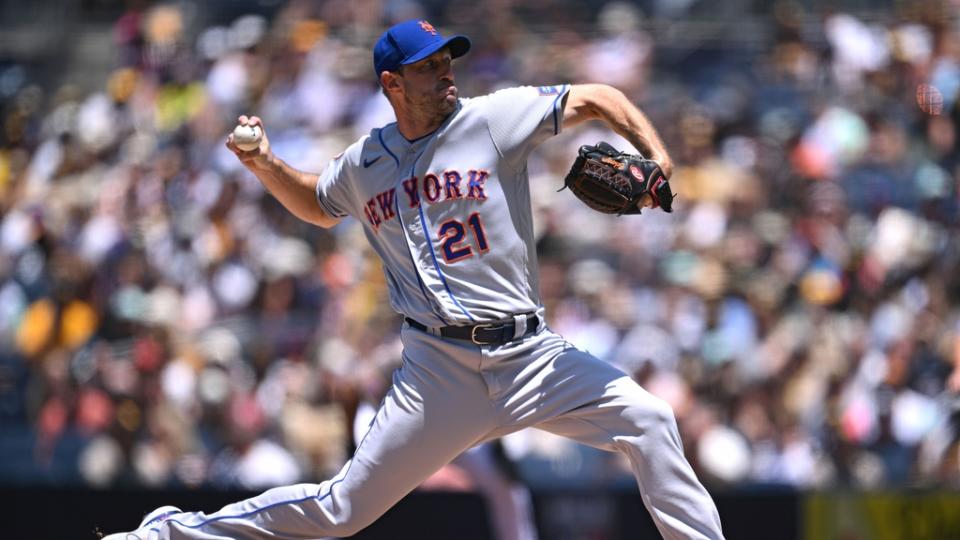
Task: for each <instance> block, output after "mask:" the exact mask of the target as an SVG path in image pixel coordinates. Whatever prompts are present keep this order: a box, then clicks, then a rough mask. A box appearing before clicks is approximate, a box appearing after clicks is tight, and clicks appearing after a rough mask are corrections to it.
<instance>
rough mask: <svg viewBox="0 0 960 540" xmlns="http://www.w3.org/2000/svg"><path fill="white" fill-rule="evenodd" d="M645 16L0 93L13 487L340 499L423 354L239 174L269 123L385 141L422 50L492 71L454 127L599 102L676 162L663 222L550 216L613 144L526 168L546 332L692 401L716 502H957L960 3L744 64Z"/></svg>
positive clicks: (296, 39)
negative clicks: (209, 489) (890, 495)
mask: <svg viewBox="0 0 960 540" xmlns="http://www.w3.org/2000/svg"><path fill="white" fill-rule="evenodd" d="M646 4H647V3H644V4H643V5H646ZM649 4H650V5H651V6H653V7H652V8H650V9H646V10H643V9H640V8H639V7H638V5H639V4H632V3H623V2H606V3H603V4H597V5H590V6H587V5H585V4H583V3H581V2H574V1H555V2H513V1H511V0H480V1H476V2H470V3H461V2H455V3H449V4H443V3H437V2H423V3H417V2H415V1H389V2H387V1H384V2H380V1H378V0H364V1H354V2H349V3H348V2H337V1H333V0H330V1H317V2H307V1H300V0H293V1H291V2H288V3H286V4H284V5H283V6H282V7H280V8H279V9H277V10H276V11H275V12H273V13H270V14H268V15H263V14H252V15H244V16H240V17H237V18H235V19H234V20H230V21H226V22H212V23H209V24H207V23H204V24H198V23H197V22H196V21H197V20H201V19H199V18H198V17H197V13H196V10H198V9H202V6H199V5H194V4H189V3H178V4H174V3H169V4H168V3H157V4H153V5H144V6H142V7H138V8H131V9H129V10H128V11H126V12H125V13H124V14H123V15H122V16H121V17H119V18H118V19H117V20H116V22H115V24H114V26H113V42H114V51H115V55H116V58H115V69H114V70H113V71H112V73H111V75H110V77H109V79H108V80H106V81H104V84H103V86H102V87H101V88H99V89H95V90H94V91H92V92H84V91H80V90H78V89H77V87H75V86H72V85H70V84H64V85H62V86H58V87H45V86H43V85H38V84H35V83H33V82H31V81H30V80H28V79H23V78H21V79H16V78H11V77H4V76H2V74H0V92H3V95H4V97H3V107H2V111H0V112H2V115H3V117H2V133H0V142H2V146H0V209H2V217H0V482H4V483H30V484H33V483H44V482H46V483H56V484H69V483H78V484H84V485H91V486H121V485H122V486H150V487H172V486H191V487H193V486H206V485H213V486H223V487H242V488H260V487H264V486H269V485H276V484H283V483H292V482H296V481H301V480H313V481H316V480H319V479H322V478H325V477H327V476H329V475H331V474H332V473H334V472H335V471H336V470H338V468H339V467H340V465H342V464H343V462H344V461H345V460H346V459H347V458H348V457H349V455H350V453H351V452H352V449H353V447H354V444H355V441H356V440H357V439H356V438H355V437H356V434H358V433H362V431H363V429H364V426H366V424H367V423H368V422H369V420H370V418H371V416H372V414H373V411H374V410H375V407H376V404H377V403H378V402H379V400H380V398H381V396H382V395H383V393H384V392H385V390H386V388H387V385H388V384H389V380H390V373H391V371H392V370H393V369H394V368H395V367H396V366H397V365H398V363H399V360H400V345H399V342H398V331H399V327H400V322H401V321H400V319H399V318H398V316H397V315H396V314H395V313H393V312H392V311H391V309H390V307H389V302H388V297H387V293H386V289H385V284H384V281H383V277H382V273H381V270H380V268H379V262H378V260H377V259H376V256H375V254H374V253H373V252H372V251H371V250H370V249H369V248H368V246H367V244H366V242H365V240H364V238H363V235H362V232H361V230H360V223H358V222H356V221H353V220H347V221H345V222H343V223H341V224H340V225H338V226H337V227H335V228H333V229H331V230H321V229H318V228H315V227H312V226H310V225H307V224H305V223H301V222H299V221H297V220H296V218H294V217H292V216H291V215H290V214H289V213H288V212H286V211H285V210H284V209H283V208H282V207H281V206H280V205H279V204H278V203H277V202H276V201H275V200H274V199H273V198H272V197H270V196H269V195H268V194H266V193H265V191H264V189H263V188H262V187H261V186H260V184H259V182H258V181H257V180H256V179H255V178H254V177H253V176H251V175H250V174H249V173H247V172H246V171H245V170H244V169H243V167H242V166H241V165H240V163H239V162H238V161H237V160H236V158H235V157H234V156H233V155H232V154H231V153H230V152H229V151H228V150H226V148H225V147H224V142H225V137H226V134H227V133H229V131H230V130H231V129H232V127H233V125H234V124H235V122H236V118H237V116H238V115H239V114H257V115H259V116H260V117H261V118H263V119H264V123H265V125H266V129H267V132H268V133H269V134H270V138H271V142H272V145H273V148H274V151H275V152H276V153H277V154H278V155H280V156H281V157H283V158H284V159H285V160H287V161H288V162H289V163H291V164H292V165H294V166H296V167H299V168H303V169H307V170H313V171H320V170H322V169H323V167H324V166H325V164H326V162H327V161H328V160H329V159H330V157H332V156H333V155H336V154H337V153H339V152H340V151H342V150H343V149H344V148H345V147H346V146H347V145H348V144H349V143H350V142H352V141H353V140H355V139H356V138H358V137H359V136H361V135H363V134H365V133H367V132H368V131H369V130H370V129H371V128H373V127H376V126H379V125H382V124H384V123H387V122H389V121H391V120H392V112H391V111H390V108H389V106H388V104H387V102H386V100H385V99H384V98H383V96H382V95H381V94H380V93H379V91H378V88H377V86H376V81H375V79H374V77H373V71H372V66H371V63H372V58H371V57H372V53H371V44H372V43H373V41H374V40H375V39H376V37H377V36H378V35H379V33H380V32H382V31H383V29H384V28H385V27H386V26H387V25H388V24H389V23H392V22H395V21H399V20H403V19H407V18H411V17H428V18H429V19H430V20H431V22H432V23H433V24H435V25H436V26H438V27H439V28H441V29H442V30H443V31H445V32H451V31H453V32H459V33H465V34H467V35H468V36H470V37H471V39H472V40H473V43H474V48H473V50H472V51H471V53H470V54H469V55H467V56H466V57H464V58H463V59H462V60H458V63H457V65H456V67H455V72H456V75H457V77H458V86H459V87H460V89H461V95H462V96H471V95H479V94H483V93H486V92H489V91H493V90H496V89H498V88H503V87H507V86H514V85H520V84H532V85H546V84H558V83H564V82H574V83H576V82H603V83H609V84H612V85H614V86H616V87H618V88H620V89H621V90H623V91H624V92H625V93H626V94H627V95H628V96H629V97H630V98H631V99H632V100H633V101H634V102H635V103H637V104H638V105H639V106H640V107H641V108H643V110H645V111H646V112H647V113H648V115H649V116H650V117H651V119H652V121H653V123H654V124H655V125H656V126H657V127H658V129H659V130H660V132H661V135H662V136H663V137H664V139H665V141H666V143H667V146H668V148H669V149H670V150H671V153H672V155H673V157H674V159H675V161H676V162H677V164H678V166H677V170H676V173H675V175H674V177H673V180H672V184H673V186H674V190H675V191H676V192H678V193H679V196H678V199H677V201H676V203H675V211H674V213H672V214H665V213H662V212H658V211H647V212H644V214H643V215H642V216H634V217H623V218H614V217H608V216H601V215H599V214H596V213H594V212H593V211H591V210H589V209H587V208H586V207H585V206H583V205H582V204H581V203H579V201H577V200H576V199H575V198H574V197H572V196H571V195H570V194H569V193H568V192H566V191H561V192H557V189H558V188H559V187H560V186H561V185H562V180H561V179H562V178H563V176H564V174H565V173H566V170H567V168H568V167H569V166H570V163H571V162H572V159H573V156H575V155H576V149H577V147H578V146H579V145H580V144H585V143H595V142H597V141H598V140H602V139H606V140H609V141H610V142H612V143H613V144H614V145H615V146H619V147H627V146H628V145H627V143H626V141H623V140H622V139H619V138H618V137H616V136H614V135H613V134H612V133H610V132H608V131H605V130H604V129H601V127H600V126H592V127H586V128H583V129H576V130H570V131H569V132H564V133H562V134H561V135H560V136H559V137H558V138H556V139H554V140H551V141H549V142H547V143H546V144H544V145H543V146H542V147H541V148H540V150H539V151H538V152H537V153H536V154H535V155H534V156H533V157H532V158H531V162H530V173H531V182H532V184H533V185H532V190H533V193H534V197H533V198H534V213H535V217H536V230H537V235H538V236H537V237H538V248H539V253H540V271H541V293H542V296H543V300H544V303H545V305H546V308H547V317H548V323H549V324H550V326H551V327H552V328H553V329H554V330H556V331H558V332H559V333H561V334H562V335H564V336H565V337H567V338H568V340H570V341H571V342H573V343H575V344H577V345H578V346H580V347H582V348H585V349H587V350H589V351H590V352H592V353H593V354H595V355H596V356H598V357H600V358H603V359H606V360H608V361H610V362H612V363H614V364H617V365H619V366H621V367H622V368H623V369H625V370H626V371H627V372H629V373H631V374H632V375H633V376H634V377H635V378H636V379H637V380H638V381H639V382H640V383H641V384H642V385H643V386H644V387H645V388H647V389H648V390H649V391H650V392H652V393H654V394H656V395H658V396H660V397H662V398H664V399H666V400H667V401H668V402H670V404H671V405H672V406H673V407H674V409H675V411H676V413H677V418H678V422H679V425H680V429H681V433H682V437H683V440H684V444H685V449H686V451H687V453H688V455H689V457H690V459H691V461H692V463H693V464H694V465H695V467H696V468H697V471H698V473H699V474H700V475H701V477H702V478H704V480H705V481H706V482H707V483H708V485H711V486H715V487H716V486H742V485H789V486H796V487H799V488H819V487H832V486H851V487H863V488H873V487H882V486H929V487H936V486H952V487H957V486H960V431H958V429H960V401H958V399H957V396H958V392H960V236H958V233H960V146H958V126H960V5H958V4H957V3H956V2H952V3H951V2H946V1H944V2H940V1H933V2H911V3H904V4H903V5H901V6H900V8H899V9H898V11H889V12H886V13H883V14H876V13H874V14H872V15H871V16H870V17H866V16H857V15H854V14H851V13H845V12H841V11H837V12H831V13H819V12H811V11H805V10H804V8H803V6H802V5H801V4H798V3H790V2H780V3H777V4H776V5H775V6H774V7H773V8H772V10H771V11H770V13H767V14H765V15H764V16H763V17H762V22H763V24H762V25H761V27H760V28H761V29H762V30H763V31H762V32H759V33H758V34H757V35H756V36H755V37H754V38H753V40H752V41H751V39H748V38H749V36H740V38H739V40H734V41H731V43H729V44H727V45H724V44H723V43H722V42H720V43H719V44H718V43H717V42H711V43H712V44H710V43H708V44H707V45H704V46H701V47H697V46H696V44H691V40H694V39H695V36H681V37H685V39H686V40H687V41H685V42H684V43H683V44H681V45H671V40H670V39H669V38H670V35H672V34H670V32H669V28H668V26H669V25H668V24H667V23H668V22H670V20H671V19H670V18H671V17H674V19H672V20H673V21H674V22H676V21H678V20H680V17H679V15H678V13H679V14H680V15H682V13H680V12H678V11H677V10H678V9H679V8H676V7H671V6H678V5H680V4H683V3H682V2H653V3H649ZM658 6H659V7H658ZM657 21H666V22H665V23H664V24H655V23H656V22H657ZM674 39H678V37H677V36H675V35H674ZM503 450H504V453H505V455H507V456H509V458H510V459H511V460H512V461H513V462H514V463H515V464H517V466H518V470H519V471H520V473H521V475H522V476H523V477H524V479H525V480H526V481H527V482H528V483H530V484H532V485H538V484H540V485H548V484H555V483H563V482H572V483H575V484H576V485H578V486H581V487H582V486H584V485H599V486H607V485H614V484H617V483H623V484H624V485H627V484H631V483H632V482H633V480H632V476H631V475H630V473H629V470H628V469H627V468H626V464H625V463H623V462H622V461H621V460H620V459H619V458H618V457H617V456H616V455H613V454H604V453H599V452H595V451H592V450H590V449H586V448H583V447H579V446H577V445H575V444H573V443H570V442H568V441H565V440H563V439H558V438H555V437H553V436H550V435H547V434H544V433H541V432H537V431H527V432H522V433H518V434H516V435H513V436H510V437H509V438H508V439H507V440H505V441H504V443H503ZM651 458H652V459H656V457H655V456H652V457H651Z"/></svg>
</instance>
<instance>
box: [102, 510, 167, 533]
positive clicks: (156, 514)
mask: <svg viewBox="0 0 960 540" xmlns="http://www.w3.org/2000/svg"><path fill="white" fill-rule="evenodd" d="M182 511H183V510H180V509H179V508H177V507H176V506H161V507H160V508H157V509H156V510H154V511H153V512H150V513H149V514H147V515H146V516H145V517H144V518H143V521H141V522H140V526H139V527H137V530H135V531H130V532H118V533H113V534H110V535H107V536H104V537H103V538H101V539H100V540H154V539H155V538H156V537H157V535H156V531H152V530H150V529H151V527H156V526H158V525H160V524H161V523H163V522H164V521H166V520H168V519H170V516H172V515H174V514H179V513H180V512H182ZM151 534H152V536H151Z"/></svg>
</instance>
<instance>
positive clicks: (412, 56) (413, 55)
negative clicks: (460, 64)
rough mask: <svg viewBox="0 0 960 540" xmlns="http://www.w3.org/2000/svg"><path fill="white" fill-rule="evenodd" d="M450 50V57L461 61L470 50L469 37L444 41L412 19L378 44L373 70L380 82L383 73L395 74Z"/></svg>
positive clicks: (429, 27) (393, 28)
mask: <svg viewBox="0 0 960 540" xmlns="http://www.w3.org/2000/svg"><path fill="white" fill-rule="evenodd" d="M447 46H449V47H450V56H452V57H453V58H459V57H461V56H463V55H465V54H467V51H469V50H470V40H469V39H467V37H466V36H450V37H448V38H445V37H443V36H441V35H440V32H439V31H437V29H436V28H434V27H433V25H432V24H430V23H428V22H427V21H425V20H423V19H411V20H409V21H404V22H402V23H399V24H395V25H393V26H391V27H390V28H388V29H387V31H386V32H384V33H383V35H382V36H380V39H378V40H377V44H376V45H375V46H374V47H373V69H374V71H376V74H377V79H379V78H380V74H381V73H383V72H384V71H396V70H397V69H399V68H400V66H402V65H406V64H413V63H414V62H419V61H420V60H423V59H424V58H426V57H428V56H430V55H431V54H433V53H435V52H437V51H439V50H440V49H442V48H444V47H447Z"/></svg>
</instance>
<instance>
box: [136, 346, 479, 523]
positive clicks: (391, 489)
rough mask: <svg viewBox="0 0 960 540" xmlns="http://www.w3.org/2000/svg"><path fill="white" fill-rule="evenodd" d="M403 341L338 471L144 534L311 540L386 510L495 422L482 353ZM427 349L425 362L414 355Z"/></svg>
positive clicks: (369, 520) (186, 516)
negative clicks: (367, 422)
mask: <svg viewBox="0 0 960 540" xmlns="http://www.w3.org/2000/svg"><path fill="white" fill-rule="evenodd" d="M422 337H423V336H418V338H422ZM424 339H426V340H428V341H430V340H434V339H436V338H433V337H432V336H426V338H424ZM404 343H405V346H407V352H406V353H405V355H404V356H405V361H404V365H403V367H402V368H401V369H400V370H398V371H397V373H395V374H394V381H393V387H392V388H391V390H390V392H389V393H388V394H387V396H386V398H385V399H384V402H383V405H381V407H380V410H379V411H378V412H377V416H376V418H375V420H374V422H373V425H372V426H371V428H370V431H369V432H368V433H367V435H366V437H365V438H364V439H363V441H361V443H360V444H359V446H358V447H357V451H356V453H355V454H354V456H353V459H351V460H350V461H349V462H348V463H347V464H346V465H345V466H344V467H343V469H342V470H341V471H340V473H339V474H337V476H336V477H334V478H332V479H331V480H328V481H326V482H323V483H321V484H299V485H294V486H286V487H279V488H275V489H271V490H269V491H267V492H265V493H263V494H261V495H259V496H257V497H254V498H252V499H248V500H245V501H241V502H238V503H235V504H231V505H228V506H226V507H224V508H222V509H221V510H219V511H218V512H215V513H213V514H209V515H206V514H203V513H183V514H176V515H174V516H172V517H170V518H169V519H167V520H166V521H164V522H163V523H162V524H161V525H160V526H159V528H158V530H156V531H153V532H151V533H150V537H149V539H145V540H153V538H154V537H156V538H160V539H161V540H181V539H193V540H225V539H230V540H239V539H244V540H246V539H250V540H253V539H257V540H262V539H268V538H269V539H288V540H294V539H295V540H306V539H311V540H313V539H316V538H322V537H342V536H350V535H352V534H354V533H356V532H357V531H359V530H361V529H363V528H364V527H366V526H367V525H369V524H370V523H372V522H373V521H374V520H376V519H377V518H378V517H380V516H381V515H382V514H383V513H384V512H386V511H387V510H388V509H389V508H390V507H391V506H393V505H394V504H395V503H396V502H397V501H399V500H400V499H401V498H402V497H403V496H404V495H406V494H407V493H409V492H410V491H411V490H413V489H414V488H415V487H417V486H418V485H419V484H420V483H421V482H422V481H423V480H424V479H425V478H427V477H428V476H429V475H430V474H432V473H433V472H434V471H436V470H437V469H439V468H440V467H441V466H443V465H444V464H446V463H448V462H449V461H450V460H452V459H453V458H454V457H456V456H457V455H458V454H459V453H460V452H462V451H463V450H465V449H467V448H469V447H470V446H472V445H473V444H475V443H476V442H477V441H478V440H479V439H480V438H482V436H483V435H484V434H485V433H486V432H488V431H489V430H490V429H491V427H492V426H493V424H494V421H495V415H494V414H493V409H492V406H491V404H490V402H489V400H488V399H487V389H486V386H485V385H484V383H483V378H482V377H481V376H480V375H479V374H478V373H477V371H476V370H475V369H473V367H472V366H471V365H470V364H472V363H473V362H474V361H476V362H477V365H479V355H476V354H475V353H474V354H470V353H472V351H470V350H469V349H466V350H459V351H457V350H452V351H451V350H447V349H448V347H447V344H445V343H439V342H437V343H433V344H427V345H428V346H427V347H425V348H424V347H421V346H420V345H423V344H422V343H421V344H414V346H413V347H410V343H408V340H407V339H405V340H404ZM474 350H475V349H474ZM441 353H445V354H444V356H439V354H441ZM464 353H467V354H466V356H464ZM424 354H427V355H429V356H428V357H427V358H426V359H425V360H423V361H421V360H412V358H414V357H415V356H414V355H417V356H419V358H423V356H422V355H424ZM451 356H454V357H451ZM474 356H475V357H476V358H475V359H474V358H473V357H474ZM154 535H156V536H154Z"/></svg>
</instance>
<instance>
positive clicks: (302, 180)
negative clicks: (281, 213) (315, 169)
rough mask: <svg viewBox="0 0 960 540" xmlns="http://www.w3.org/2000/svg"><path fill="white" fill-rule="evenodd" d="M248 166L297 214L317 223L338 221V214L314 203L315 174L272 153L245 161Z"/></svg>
mask: <svg viewBox="0 0 960 540" xmlns="http://www.w3.org/2000/svg"><path fill="white" fill-rule="evenodd" d="M247 168H248V169H249V170H250V172H252V173H253V174H254V175H256V177H257V178H258V179H260V182H261V183H262V184H263V185H264V187H266V188H267V190H268V191H269V192H270V193H271V194H272V195H273V196H274V197H276V198H277V200H278V201H280V203H281V204H283V206H284V207H286V209H287V210H289V211H290V212H291V213H292V214H293V215H295V216H297V217H298V218H300V219H302V220H304V221H306V222H309V223H313V224H315V225H318V226H320V227H332V226H334V225H336V224H337V223H339V221H340V220H339V219H338V218H335V217H333V216H330V215H328V214H327V213H326V212H325V211H324V210H323V208H322V207H321V206H320V205H319V204H318V203H317V198H316V191H315V190H316V186H317V179H318V176H317V175H316V174H313V173H308V172H304V171H301V170H298V169H295V168H293V167H291V166H290V165H288V164H287V163H286V162H284V161H283V160H282V159H280V158H278V157H276V156H275V155H274V154H273V153H271V154H270V155H268V156H265V157H261V158H259V159H257V160H255V161H253V162H251V163H249V164H247Z"/></svg>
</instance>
